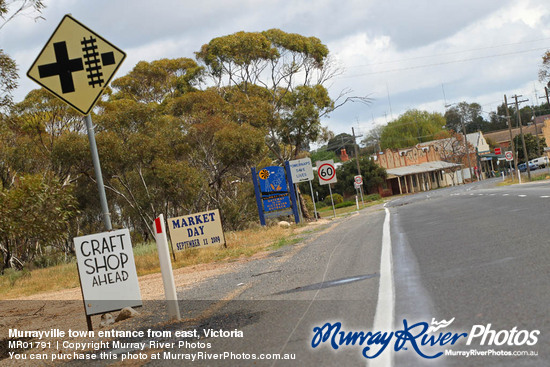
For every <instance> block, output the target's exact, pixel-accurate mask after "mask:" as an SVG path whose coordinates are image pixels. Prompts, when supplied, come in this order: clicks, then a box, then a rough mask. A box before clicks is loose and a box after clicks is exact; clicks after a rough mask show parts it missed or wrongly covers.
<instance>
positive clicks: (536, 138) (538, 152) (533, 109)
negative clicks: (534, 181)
mask: <svg viewBox="0 0 550 367" xmlns="http://www.w3.org/2000/svg"><path fill="white" fill-rule="evenodd" d="M531 111H533V124H535V140H536V142H537V157H540V143H539V130H538V129H537V116H536V114H535V108H534V106H531Z"/></svg>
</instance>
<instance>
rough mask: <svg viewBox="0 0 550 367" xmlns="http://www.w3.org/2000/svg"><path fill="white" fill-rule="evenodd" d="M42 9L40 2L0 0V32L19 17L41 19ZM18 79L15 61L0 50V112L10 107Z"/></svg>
mask: <svg viewBox="0 0 550 367" xmlns="http://www.w3.org/2000/svg"><path fill="white" fill-rule="evenodd" d="M42 9H44V4H43V3H42V1H41V0H0V19H1V21H0V30H1V29H2V28H3V27H4V26H5V25H6V24H7V23H8V22H10V21H11V20H12V19H14V18H15V17H16V16H19V15H23V14H24V15H25V16H32V17H34V18H35V19H38V18H41V16H40V13H41V11H42ZM18 78H19V75H18V74H17V65H16V63H15V61H14V60H13V59H12V58H11V57H10V56H9V55H7V54H6V53H5V52H4V50H2V49H1V48H0V111H2V110H4V109H6V108H8V107H10V106H11V105H12V103H13V98H12V95H11V92H12V91H13V90H15V88H17V85H18V84H17V79H18Z"/></svg>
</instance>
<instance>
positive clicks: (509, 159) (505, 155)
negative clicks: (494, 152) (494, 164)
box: [504, 150, 514, 162]
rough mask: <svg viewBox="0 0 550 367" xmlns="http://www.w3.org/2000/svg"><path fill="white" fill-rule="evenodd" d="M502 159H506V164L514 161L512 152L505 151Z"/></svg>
mask: <svg viewBox="0 0 550 367" xmlns="http://www.w3.org/2000/svg"><path fill="white" fill-rule="evenodd" d="M504 157H505V158H506V160H507V161H508V162H510V161H513V160H514V155H513V153H512V151H510V150H508V151H506V152H505V153H504Z"/></svg>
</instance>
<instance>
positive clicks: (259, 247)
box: [0, 225, 302, 299]
mask: <svg viewBox="0 0 550 367" xmlns="http://www.w3.org/2000/svg"><path fill="white" fill-rule="evenodd" d="M299 227H300V226H295V225H293V226H291V227H290V228H281V227H279V226H271V227H259V228H254V229H248V230H244V231H239V232H226V233H225V239H226V244H227V247H218V246H216V247H211V248H205V249H201V250H198V249H192V250H186V251H181V252H176V260H175V261H174V259H173V258H172V267H173V269H179V268H183V267H186V266H193V265H198V264H208V263H215V262H222V261H229V260H234V259H238V258H242V257H245V258H246V257H250V256H252V255H254V254H256V253H258V252H261V251H265V250H275V249H279V248H281V247H283V246H288V245H292V244H295V243H298V242H300V241H301V239H302V238H298V237H296V235H297V233H295V231H296V229H298V228H299ZM134 258H135V262H136V269H137V273H138V276H142V275H147V274H153V273H158V272H160V266H159V259H158V254H157V246H156V243H155V242H150V243H144V244H139V245H137V246H135V247H134ZM23 273H24V274H23ZM79 286H80V284H79V280H78V273H77V268H76V263H74V262H73V263H69V264H62V265H56V266H52V267H49V268H44V269H35V270H32V271H24V272H14V271H12V270H11V269H10V270H8V271H6V273H5V274H4V275H2V276H0V299H13V298H17V297H22V296H29V295H32V294H37V293H43V292H51V291H58V290H62V289H67V288H74V287H79Z"/></svg>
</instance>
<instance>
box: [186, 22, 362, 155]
mask: <svg viewBox="0 0 550 367" xmlns="http://www.w3.org/2000/svg"><path fill="white" fill-rule="evenodd" d="M196 55H197V59H198V60H199V61H201V62H203V63H204V64H205V67H206V71H207V74H208V75H209V76H210V77H211V78H212V80H213V81H214V84H215V85H216V86H217V87H218V88H219V90H220V93H221V94H224V93H226V90H227V88H234V87H237V88H239V89H240V91H241V92H242V93H244V94H245V95H246V96H250V95H254V96H255V97H258V96H260V94H259V93H257V89H258V87H259V88H262V89H263V91H264V93H262V94H261V95H262V97H263V98H265V101H267V102H268V103H269V104H270V105H271V109H270V110H271V113H272V114H271V117H270V118H268V119H266V120H265V123H264V125H263V127H264V128H265V129H266V131H267V139H266V143H267V146H268V148H269V149H270V151H271V153H272V154H273V156H274V158H275V159H277V160H278V161H279V163H282V162H283V161H284V160H287V159H293V158H296V157H298V155H299V153H300V151H301V150H303V149H304V148H305V147H306V146H307V145H308V144H309V143H310V142H312V141H318V140H323V139H325V138H327V136H328V131H326V129H323V128H322V127H321V122H320V118H321V117H322V116H324V115H326V114H328V113H330V112H331V111H333V110H334V109H335V108H336V107H337V105H336V104H335V102H336V101H333V100H332V99H331V98H330V97H329V95H328V92H327V90H326V88H325V86H324V83H326V81H327V80H328V79H330V78H331V77H332V76H334V72H333V71H332V70H331V67H330V62H329V57H328V56H329V51H328V48H327V47H326V46H325V45H323V44H322V43H321V41H320V40H319V39H318V38H315V37H305V36H302V35H299V34H294V33H286V32H283V31H281V30H279V29H270V30H268V31H265V32H238V33H235V34H231V35H227V36H223V37H218V38H214V39H213V40H211V41H210V42H209V43H208V44H205V45H203V46H202V48H201V50H200V51H199V52H197V53H196ZM350 99H351V100H359V101H365V99H361V98H356V99H353V98H351V97H350ZM287 146H290V147H291V149H286V147H287Z"/></svg>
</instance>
